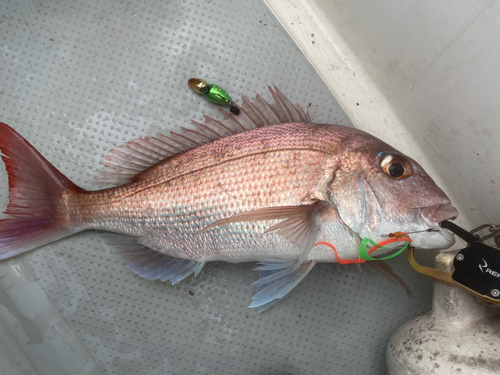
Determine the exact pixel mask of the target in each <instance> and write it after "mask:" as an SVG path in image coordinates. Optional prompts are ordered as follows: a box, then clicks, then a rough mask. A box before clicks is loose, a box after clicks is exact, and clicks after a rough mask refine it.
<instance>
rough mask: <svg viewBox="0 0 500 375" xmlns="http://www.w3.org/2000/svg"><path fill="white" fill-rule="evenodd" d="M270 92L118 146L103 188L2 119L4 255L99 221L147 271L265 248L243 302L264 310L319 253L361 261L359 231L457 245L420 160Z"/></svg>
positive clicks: (177, 275)
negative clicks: (87, 185) (79, 179)
mask: <svg viewBox="0 0 500 375" xmlns="http://www.w3.org/2000/svg"><path fill="white" fill-rule="evenodd" d="M271 92H272V94H273V97H274V104H273V105H272V106H271V105H269V104H268V103H267V102H266V101H264V100H263V99H262V98H261V97H260V96H257V98H256V99H255V100H254V101H252V102H251V101H249V100H247V99H246V98H243V104H242V106H241V107H240V114H239V115H237V116H233V115H230V114H226V117H227V118H226V120H225V121H222V122H218V121H215V120H213V119H210V118H208V117H207V118H206V121H205V122H204V123H203V124H196V125H197V127H196V129H194V130H189V129H183V133H180V134H173V135H172V136H170V137H167V136H163V135H158V136H156V137H146V138H142V139H137V140H135V141H132V142H129V143H127V144H125V145H123V146H119V147H117V148H116V149H114V150H112V151H111V152H110V153H109V154H108V156H107V157H106V159H105V160H104V162H103V164H104V168H103V170H102V171H101V179H103V180H105V181H107V182H109V183H113V184H114V185H119V186H115V187H112V188H108V189H104V190H98V191H86V190H83V189H81V188H79V187H77V186H76V185H74V184H73V183H72V182H70V181H69V180H68V179H67V178H66V177H64V176H63V175H62V174H61V173H60V172H59V171H57V170H56V169H55V168H54V167H53V166H52V165H51V164H50V163H49V162H48V161H47V160H46V159H45V158H44V157H43V156H41V155H40V154H39V153H38V152H37V151H36V150H35V149H34V148H33V147H32V146H31V145H30V144H29V143H28V142H27V141H26V140H25V139H24V138H23V137H22V136H21V135H19V134H18V133H17V132H16V131H14V130H13V129H12V128H10V127H9V126H8V125H6V124H3V123H0V149H1V151H2V157H3V161H4V162H5V165H6V167H7V172H8V174H9V192H10V202H9V205H8V207H7V210H6V212H5V213H6V214H7V215H8V216H7V218H5V219H3V220H1V221H0V259H5V258H9V257H12V256H15V255H18V254H21V253H23V252H26V251H29V250H32V249H34V248H37V247H40V246H42V245H45V244H48V243H50V242H53V241H56V240H58V239H61V238H63V237H67V236H69V235H71V234H74V233H77V232H80V231H84V230H89V229H97V230H103V231H108V232H112V233H114V234H115V235H112V236H110V237H108V238H109V240H110V241H111V242H113V243H114V244H115V247H116V248H117V249H118V251H119V252H120V253H122V255H123V256H124V257H125V259H126V260H127V262H128V265H129V268H130V269H131V270H132V271H134V272H136V273H137V274H139V275H140V276H142V277H144V278H146V279H149V280H155V279H161V280H167V279H168V280H171V281H172V283H176V282H179V281H180V280H182V279H184V278H185V277H187V276H189V275H191V274H194V275H195V276H196V275H197V274H198V273H199V272H200V271H201V269H202V268H203V265H204V264H205V263H206V262H211V261H225V262H234V263H238V262H250V261H259V262H260V263H261V265H260V266H259V267H258V270H259V271H260V276H261V277H260V279H259V280H258V281H257V282H256V283H255V284H256V285H257V293H256V294H255V296H254V297H253V301H252V304H251V305H250V306H251V307H259V309H260V310H261V311H262V310H264V309H266V308H268V307H269V306H270V305H271V304H273V303H274V302H275V301H277V300H279V299H280V298H282V297H283V296H284V295H286V294H287V293H288V292H289V291H290V290H292V289H293V288H294V287H295V286H296V285H297V284H298V283H299V282H300V281H301V280H302V279H303V278H304V277H305V276H306V275H307V273H308V272H309V271H310V270H311V269H312V268H313V266H314V265H315V263H316V262H341V263H349V262H355V261H356V260H357V259H359V257H360V254H359V247H360V243H361V241H362V240H363V239H364V238H369V239H371V240H373V241H374V242H375V243H379V242H381V241H383V240H384V239H386V238H387V236H388V235H389V234H390V233H394V232H398V231H402V232H409V233H410V234H408V235H407V236H408V237H410V238H411V240H412V241H413V242H412V245H413V246H415V247H420V248H447V247H449V246H451V245H452V244H453V242H454V239H453V236H452V235H451V234H449V233H448V232H445V231H444V230H441V228H440V226H439V223H440V222H441V221H443V220H447V219H451V218H453V217H455V216H457V211H456V209H455V208H454V207H453V206H452V205H451V203H450V200H449V199H448V197H447V196H446V195H445V194H444V193H443V191H442V190H441V189H440V188H439V187H437V186H436V184H435V183H434V182H433V180H432V179H431V178H430V177H429V176H428V175H427V174H426V173H425V171H424V170H423V169H422V167H421V166H420V165H419V164H417V163H416V162H415V161H414V160H412V159H411V158H409V157H407V156H405V155H403V154H401V153H400V152H398V151H397V150H396V149H394V148H392V147H391V146H389V145H387V144H385V143H384V142H382V141H381V140H379V139H377V138H375V137H373V136H371V135H369V134H367V133H365V132H363V131H361V130H357V129H353V128H349V127H344V126H336V125H323V124H314V123H311V120H310V118H309V115H308V114H305V113H304V112H303V111H302V109H301V108H300V107H299V106H293V105H292V104H291V103H290V102H289V101H288V100H287V99H286V97H285V96H284V95H283V94H282V93H281V92H280V91H279V90H277V89H275V90H271ZM383 252H384V249H379V250H377V252H376V253H377V255H378V254H382V253H383Z"/></svg>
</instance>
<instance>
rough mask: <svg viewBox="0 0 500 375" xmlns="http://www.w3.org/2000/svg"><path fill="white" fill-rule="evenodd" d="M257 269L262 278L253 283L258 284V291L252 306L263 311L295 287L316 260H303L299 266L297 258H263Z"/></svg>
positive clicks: (253, 298)
mask: <svg viewBox="0 0 500 375" xmlns="http://www.w3.org/2000/svg"><path fill="white" fill-rule="evenodd" d="M259 263H260V264H261V265H260V266H259V267H257V268H256V269H255V270H256V271H259V274H260V278H259V280H257V281H256V282H255V283H253V284H252V285H256V286H257V293H255V295H254V296H253V297H252V303H251V304H250V306H248V307H249V308H250V307H258V308H259V312H262V311H264V310H266V309H268V308H269V307H271V306H272V305H273V304H274V303H275V302H277V301H278V300H280V299H281V298H283V297H284V296H285V295H287V294H288V293H289V292H290V291H291V290H292V289H293V288H295V287H296V286H297V285H298V284H299V283H300V282H301V281H302V279H303V278H304V277H306V276H307V274H308V273H309V271H311V269H312V268H313V267H314V265H315V264H316V262H314V261H309V262H302V263H300V264H299V265H298V266H297V262H296V261H295V260H292V261H290V260H281V259H262V260H260V261H259Z"/></svg>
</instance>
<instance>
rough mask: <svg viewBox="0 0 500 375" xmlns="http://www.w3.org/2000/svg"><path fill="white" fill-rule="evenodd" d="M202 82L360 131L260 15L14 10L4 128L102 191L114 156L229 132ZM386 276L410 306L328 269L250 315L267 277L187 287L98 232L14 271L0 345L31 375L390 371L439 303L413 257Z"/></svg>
mask: <svg viewBox="0 0 500 375" xmlns="http://www.w3.org/2000/svg"><path fill="white" fill-rule="evenodd" d="M191 77H200V78H204V79H206V80H207V81H208V82H210V83H216V84H218V85H220V86H222V87H224V88H225V89H226V90H227V91H228V92H229V94H230V95H231V96H232V97H233V99H234V100H235V101H236V102H238V103H241V97H240V95H242V94H243V95H246V96H248V97H250V98H253V97H254V95H255V94H256V93H259V94H261V95H263V96H264V97H265V98H266V99H270V94H269V92H268V90H267V85H276V86H277V87H279V88H280V90H281V91H282V92H283V93H285V95H287V96H288V97H289V98H290V100H291V101H292V102H294V103H295V102H296V103H299V104H300V105H301V106H302V107H303V108H304V109H305V110H308V111H309V113H310V114H311V117H312V119H313V121H315V122H319V123H332V124H345V125H349V124H350V122H349V119H348V118H346V116H345V114H344V112H343V111H342V109H341V108H340V107H339V105H338V104H337V102H336V100H335V99H334V98H333V97H332V96H331V94H330V93H329V91H328V90H327V89H326V87H325V86H324V84H323V83H322V82H321V80H320V79H319V77H318V76H317V75H316V73H315V72H314V70H313V69H312V67H311V66H310V65H309V63H308V62H307V61H306V60H305V58H304V57H303V56H302V54H301V52H300V51H299V50H298V49H297V47H296V46H295V45H294V44H293V42H292V41H291V40H290V39H289V37H288V36H287V35H286V34H285V33H284V31H283V29H282V28H281V26H280V25H279V23H278V22H277V21H276V20H275V19H274V17H273V16H272V15H271V14H270V12H269V11H268V10H267V9H266V7H265V6H264V5H263V4H262V3H261V2H260V1H244V0H243V1H241V0H239V1H236V0H234V1H219V0H212V1H210V0H204V1H201V0H200V1H194V0H193V1H156V0H153V1H148V0H146V1H137V2H136V1H118V0H110V1H102V0H101V1H99V0H87V1H82V2H73V1H40V2H26V1H16V0H4V1H2V2H1V3H0V121H2V122H5V123H7V124H9V125H11V126H12V127H13V128H14V129H16V130H17V131H18V132H20V133H21V134H22V135H23V136H24V137H25V138H26V139H27V140H28V141H29V142H30V143H32V144H33V145H34V146H35V147H36V148H37V149H38V150H39V151H40V152H41V153H42V155H44V156H45V157H46V158H47V159H48V160H49V161H50V162H52V163H53V164H54V165H55V166H56V167H57V168H58V169H59V170H60V171H61V172H63V173H64V174H65V175H66V176H68V177H69V178H70V179H71V180H72V181H74V182H75V183H76V184H78V185H79V186H81V187H83V188H85V189H98V188H101V187H104V185H102V184H99V183H97V182H96V181H95V178H96V177H97V170H98V168H99V166H100V161H101V160H102V159H103V157H104V156H105V155H106V154H107V152H109V151H110V150H111V149H112V148H113V147H115V146H117V145H120V144H123V143H124V142H126V141H130V140H133V139H135V138H137V137H144V136H148V135H153V134H155V133H157V132H161V133H165V132H167V131H168V130H174V129H179V128H180V127H181V126H184V127H189V126H190V121H191V120H196V121H202V120H203V115H204V114H207V115H210V116H213V117H215V118H218V119H221V118H222V115H221V114H220V113H219V112H218V110H217V108H216V107H215V106H214V105H213V104H211V103H209V102H207V101H206V100H205V99H204V98H203V97H201V96H198V95H197V94H195V93H194V92H193V91H192V90H191V89H190V88H189V87H188V85H187V80H188V79H189V78H191ZM7 203H8V183H7V174H6V172H5V168H4V166H3V164H2V165H1V167H0V206H1V207H0V208H1V209H2V211H3V210H4V209H5V208H6V206H7ZM389 264H390V265H391V266H392V267H393V268H394V269H395V271H396V272H397V273H398V274H399V275H400V276H401V277H402V278H403V279H404V280H405V282H406V283H407V284H408V285H409V286H410V288H411V290H412V292H413V295H414V297H413V298H410V297H408V296H407V295H406V292H405V290H404V289H403V288H402V287H401V286H399V285H396V284H395V283H392V282H390V281H389V280H387V279H386V278H384V277H381V276H377V275H375V274H373V273H372V272H368V271H366V270H365V269H364V268H363V267H361V268H358V267H357V266H351V269H350V271H348V272H346V271H345V270H344V269H340V270H339V269H337V270H335V269H334V268H333V267H332V266H331V265H327V264H326V265H319V266H316V267H315V269H314V270H313V271H312V272H311V274H310V275H309V276H307V278H306V279H304V281H302V282H301V284H300V285H299V286H298V287H297V288H296V289H295V290H293V291H292V292H291V293H290V294H289V295H288V296H287V297H286V298H285V299H284V300H283V301H281V302H279V303H277V304H276V305H275V306H273V307H272V308H271V309H269V310H268V311H266V312H264V313H262V314H259V313H258V312H257V311H256V310H253V309H247V306H248V305H249V304H250V301H251V296H252V294H253V293H254V292H255V289H254V288H253V287H251V286H250V284H251V283H252V282H254V281H255V280H256V279H257V273H256V272H254V271H252V269H253V268H254V267H255V264H239V265H235V264H226V263H215V264H209V265H207V266H206V267H205V269H204V270H203V272H202V273H201V274H200V275H199V276H198V277H197V278H195V279H193V278H188V279H186V280H184V281H183V282H181V283H179V284H178V285H175V286H172V285H170V283H162V282H159V281H156V282H151V281H147V280H143V279H141V278H140V277H139V276H137V275H135V274H133V273H132V272H131V271H129V270H128V269H127V268H126V266H125V264H124V262H123V261H122V259H121V258H120V257H119V256H118V254H115V253H114V251H113V249H112V248H111V247H109V246H108V245H107V243H106V242H105V240H104V239H103V237H102V235H101V234H100V233H99V232H86V233H82V234H78V235H75V236H72V237H69V238H67V239H64V240H60V241H58V242H56V243H53V244H50V245H48V246H45V247H43V248H40V249H38V250H35V251H33V252H31V253H28V254H26V255H23V256H19V257H17V258H15V259H13V260H10V261H6V262H2V263H1V264H0V320H1V322H2V324H3V326H4V328H5V329H6V331H8V333H9V335H10V339H11V340H10V341H2V344H1V345H4V346H5V345H9V346H11V347H9V348H8V349H9V350H10V349H12V348H14V349H12V350H14V351H16V350H17V352H18V353H20V354H19V355H20V358H23V361H24V362H26V361H28V362H29V363H30V364H31V367H29V366H28V367H29V368H28V367H26V366H21V365H19V368H18V373H23V374H24V373H34V371H36V373H39V374H73V375H77V374H296V375H298V374H325V373H334V374H383V373H385V347H386V344H387V341H388V339H389V337H390V336H391V335H392V333H393V332H394V331H395V329H396V328H397V327H398V326H400V325H401V324H402V323H403V322H405V321H406V320H408V319H409V318H411V317H413V316H415V315H417V314H418V313H420V312H422V311H423V310H425V309H427V308H428V307H429V306H430V296H431V287H430V283H429V282H427V281H426V280H424V279H422V277H421V276H418V275H417V274H415V273H413V271H411V269H410V267H409V266H408V265H407V263H406V260H405V257H404V256H403V257H399V259H395V260H392V261H390V262H389ZM360 270H361V272H360ZM16 348H17V349H16ZM2 352H5V350H4V351H2ZM35 369H36V370H35ZM12 371H14V370H12ZM11 373H15V372H11Z"/></svg>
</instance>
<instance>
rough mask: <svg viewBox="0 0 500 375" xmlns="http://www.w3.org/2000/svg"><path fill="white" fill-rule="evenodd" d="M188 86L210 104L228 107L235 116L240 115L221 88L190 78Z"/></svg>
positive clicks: (199, 79)
mask: <svg viewBox="0 0 500 375" xmlns="http://www.w3.org/2000/svg"><path fill="white" fill-rule="evenodd" d="M188 84H189V86H190V87H191V88H192V89H193V90H194V91H195V92H196V93H197V94H200V95H204V96H205V98H207V99H208V100H210V101H211V102H212V103H215V104H218V105H229V110H230V111H231V112H232V113H234V114H235V115H238V114H239V113H240V109H239V108H238V107H236V106H235V105H234V103H233V100H232V99H231V97H230V96H229V94H228V93H227V92H226V91H225V90H224V89H223V88H222V87H220V86H217V85H214V84H211V83H207V82H206V81H204V80H203V79H201V78H190V79H189V80H188Z"/></svg>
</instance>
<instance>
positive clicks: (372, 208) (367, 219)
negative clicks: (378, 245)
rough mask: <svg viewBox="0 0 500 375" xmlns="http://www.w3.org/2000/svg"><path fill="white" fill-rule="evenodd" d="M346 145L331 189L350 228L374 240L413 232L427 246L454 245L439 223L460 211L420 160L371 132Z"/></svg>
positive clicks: (416, 241) (415, 240)
mask: <svg viewBox="0 0 500 375" xmlns="http://www.w3.org/2000/svg"><path fill="white" fill-rule="evenodd" d="M347 146H348V147H347V148H346V149H347V151H346V152H345V153H344V154H343V155H342V157H341V158H340V160H339V167H338V170H337V171H336V173H335V176H334V179H333V182H332V183H331V185H330V186H329V190H330V193H331V199H332V200H333V203H334V204H335V205H336V207H337V210H338V212H339V215H340V217H341V219H342V221H344V223H345V224H346V225H347V226H348V227H350V228H351V230H353V231H354V232H356V233H358V235H359V236H360V237H361V238H370V239H372V240H374V241H375V242H381V241H382V240H383V239H387V237H388V235H389V234H390V233H395V232H409V233H410V234H409V237H410V238H411V239H412V240H413V242H412V246H414V247H418V248H423V249H444V248H448V247H450V246H452V245H453V244H454V242H455V239H454V236H453V235H452V234H451V233H449V232H447V231H445V230H443V229H441V227H440V223H441V222H442V221H444V220H450V219H453V218H455V217H456V216H457V215H458V212H457V210H456V208H455V207H453V205H452V204H451V202H450V199H449V198H448V197H447V196H446V194H445V193H444V192H443V190H441V189H440V188H439V187H438V186H437V185H436V183H435V182H434V181H433V180H432V178H431V177H430V176H429V175H428V174H427V173H426V172H425V171H424V169H423V168H422V167H421V166H420V165H419V164H418V163H417V162H416V161H414V160H413V159H411V158H410V157H408V156H406V155H404V154H402V153H401V152H399V151H397V150H396V149H394V148H392V147H391V146H389V145H387V144H386V143H384V142H382V141H380V140H378V139H376V138H374V137H372V136H370V135H368V134H366V133H364V134H363V133H362V134H361V135H359V136H358V137H354V139H353V140H352V141H351V144H348V145H347Z"/></svg>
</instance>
